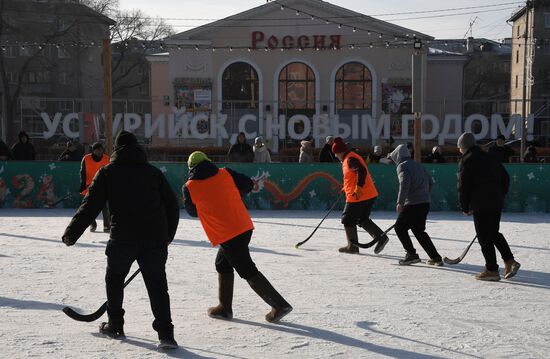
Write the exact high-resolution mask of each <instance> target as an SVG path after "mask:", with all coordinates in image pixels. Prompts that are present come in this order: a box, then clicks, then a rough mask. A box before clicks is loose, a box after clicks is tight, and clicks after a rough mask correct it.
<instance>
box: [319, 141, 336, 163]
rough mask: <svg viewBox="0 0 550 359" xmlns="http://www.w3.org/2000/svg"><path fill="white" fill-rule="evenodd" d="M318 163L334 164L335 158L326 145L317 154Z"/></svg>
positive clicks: (330, 148) (329, 147)
mask: <svg viewBox="0 0 550 359" xmlns="http://www.w3.org/2000/svg"><path fill="white" fill-rule="evenodd" d="M319 162H336V157H335V156H334V153H332V147H331V145H329V144H328V143H325V145H324V146H323V148H322V149H321V152H320V153H319Z"/></svg>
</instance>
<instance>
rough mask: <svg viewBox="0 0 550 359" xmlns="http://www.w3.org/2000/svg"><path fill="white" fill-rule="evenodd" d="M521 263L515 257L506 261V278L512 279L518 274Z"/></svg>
mask: <svg viewBox="0 0 550 359" xmlns="http://www.w3.org/2000/svg"><path fill="white" fill-rule="evenodd" d="M519 267H521V264H519V263H518V262H516V261H515V260H513V259H510V260H508V261H506V262H504V279H510V278H512V277H513V276H515V275H516V273H517V272H518V270H519Z"/></svg>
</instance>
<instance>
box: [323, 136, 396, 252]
mask: <svg viewBox="0 0 550 359" xmlns="http://www.w3.org/2000/svg"><path fill="white" fill-rule="evenodd" d="M332 152H334V155H335V156H336V157H337V158H338V159H339V160H340V161H341V162H342V171H343V173H344V188H343V191H344V192H345V195H346V205H345V207H344V211H343V212H342V224H343V225H344V229H345V231H346V239H347V241H348V245H347V246H345V247H342V248H340V249H338V251H339V252H341V253H359V248H358V247H357V246H355V245H353V243H357V242H358V236H357V225H359V226H361V227H363V228H364V229H365V230H366V231H367V232H368V233H369V234H370V235H371V236H372V237H373V238H378V243H377V244H376V247H375V248H374V253H376V254H378V253H380V252H381V251H382V250H383V249H384V247H385V246H386V244H387V243H388V240H389V238H388V236H387V235H385V234H383V233H384V232H383V231H382V230H381V229H380V227H378V226H377V225H376V224H375V223H374V222H373V221H372V220H371V219H370V218H369V216H370V212H371V209H372V206H373V204H374V201H376V197H377V196H378V192H377V191H376V187H375V186H374V182H373V181H372V177H371V175H370V173H369V171H368V169H367V165H366V164H365V161H364V160H363V158H362V157H361V156H360V155H359V154H357V153H356V152H354V151H350V150H349V149H348V147H347V146H346V144H345V143H344V141H343V140H342V138H341V137H336V138H335V139H334V143H333V144H332Z"/></svg>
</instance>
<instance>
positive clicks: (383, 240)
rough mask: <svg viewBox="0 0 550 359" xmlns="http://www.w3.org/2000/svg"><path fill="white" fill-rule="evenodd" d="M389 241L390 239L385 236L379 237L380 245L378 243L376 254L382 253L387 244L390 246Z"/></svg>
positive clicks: (375, 248)
mask: <svg viewBox="0 0 550 359" xmlns="http://www.w3.org/2000/svg"><path fill="white" fill-rule="evenodd" d="M389 240H390V239H389V238H388V236H387V235H385V234H384V235H382V236H381V237H378V243H376V247H374V254H379V253H380V252H382V251H383V250H384V247H385V246H386V244H388V241H389Z"/></svg>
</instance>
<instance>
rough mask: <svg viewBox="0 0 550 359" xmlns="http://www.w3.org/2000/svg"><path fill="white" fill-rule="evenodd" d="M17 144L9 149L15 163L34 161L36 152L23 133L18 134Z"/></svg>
mask: <svg viewBox="0 0 550 359" xmlns="http://www.w3.org/2000/svg"><path fill="white" fill-rule="evenodd" d="M18 137H19V142H17V143H16V144H15V145H13V147H12V148H11V156H12V158H13V159H14V160H15V161H34V159H35V157H36V152H35V150H34V146H33V145H32V143H30V142H29V136H28V135H27V133H26V132H25V131H21V132H19V135H18Z"/></svg>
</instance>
